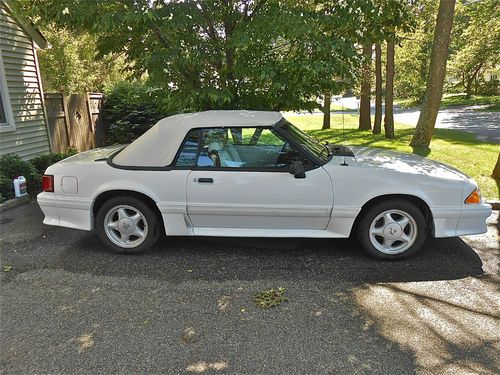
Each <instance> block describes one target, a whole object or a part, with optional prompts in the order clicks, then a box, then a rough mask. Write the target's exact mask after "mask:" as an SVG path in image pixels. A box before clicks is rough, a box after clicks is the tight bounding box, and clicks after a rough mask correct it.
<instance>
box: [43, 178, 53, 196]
mask: <svg viewBox="0 0 500 375" xmlns="http://www.w3.org/2000/svg"><path fill="white" fill-rule="evenodd" d="M42 190H43V191H46V192H49V193H53V192H54V176H52V175H50V174H44V175H43V177H42Z"/></svg>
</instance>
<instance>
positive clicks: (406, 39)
mask: <svg viewBox="0 0 500 375" xmlns="http://www.w3.org/2000/svg"><path fill="white" fill-rule="evenodd" d="M412 10H413V13H412V15H411V17H412V20H413V22H414V28H412V29H410V30H408V31H406V32H403V33H401V34H400V35H399V37H398V44H397V48H396V50H395V57H394V64H395V66H396V67H397V69H396V71H395V73H394V92H395V94H396V96H397V97H398V98H410V99H413V100H415V101H417V102H419V103H421V102H422V100H423V98H424V94H425V85H426V82H427V76H428V73H429V61H430V56H431V50H432V37H433V32H434V26H435V19H436V15H437V10H438V2H437V1H436V0H419V6H418V7H414V8H413V9H412Z"/></svg>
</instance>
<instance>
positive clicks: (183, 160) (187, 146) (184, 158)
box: [175, 129, 201, 167]
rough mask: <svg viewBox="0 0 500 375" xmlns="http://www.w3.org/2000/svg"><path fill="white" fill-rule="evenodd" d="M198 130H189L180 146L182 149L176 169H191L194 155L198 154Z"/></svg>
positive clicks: (194, 159) (194, 158)
mask: <svg viewBox="0 0 500 375" xmlns="http://www.w3.org/2000/svg"><path fill="white" fill-rule="evenodd" d="M200 133H201V130H200V129H193V130H191V131H190V132H189V133H188V135H187V137H186V139H185V141H184V144H183V145H182V149H181V151H180V152H179V156H178V157H177V162H176V163H175V165H176V166H177V167H192V166H194V164H195V161H196V154H197V153H198V143H199V140H200Z"/></svg>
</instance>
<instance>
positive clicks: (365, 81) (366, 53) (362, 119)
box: [358, 43, 372, 130]
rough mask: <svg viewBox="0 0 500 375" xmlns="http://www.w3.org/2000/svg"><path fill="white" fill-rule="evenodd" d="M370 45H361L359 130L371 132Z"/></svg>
mask: <svg viewBox="0 0 500 375" xmlns="http://www.w3.org/2000/svg"><path fill="white" fill-rule="evenodd" d="M371 64H372V45H371V43H365V44H363V66H362V68H361V98H360V102H359V127H358V129H359V130H371V128H372V121H371V115H370V94H371V80H372V79H371Z"/></svg>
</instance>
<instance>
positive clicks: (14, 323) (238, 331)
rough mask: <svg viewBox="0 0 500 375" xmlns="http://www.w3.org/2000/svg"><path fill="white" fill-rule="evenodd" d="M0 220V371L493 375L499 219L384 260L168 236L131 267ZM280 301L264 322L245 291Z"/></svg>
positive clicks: (63, 237) (82, 237)
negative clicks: (273, 293)
mask: <svg viewBox="0 0 500 375" xmlns="http://www.w3.org/2000/svg"><path fill="white" fill-rule="evenodd" d="M41 221H42V213H41V211H40V210H39V208H38V206H37V205H36V203H34V202H33V203H30V204H27V205H24V206H21V207H18V208H16V209H13V210H10V211H7V212H4V213H3V214H1V216H0V223H1V227H0V246H1V250H0V261H1V269H0V274H1V283H0V295H1V311H0V312H1V315H0V323H1V325H0V339H1V342H0V373H2V374H15V373H22V374H26V373H52V374H69V373H92V374H97V373H106V374H109V373H124V374H130V373H150V374H154V373H164V374H185V373H188V374H190V373H194V374H196V373H203V374H219V373H221V374H412V373H418V374H438V373H439V374H445V373H450V374H451V373H453V374H461V373H481V374H498V373H500V288H499V286H500V284H499V281H500V277H499V260H500V250H499V242H498V241H499V235H498V231H499V228H498V224H496V223H497V221H498V216H492V217H491V218H490V223H489V232H488V234H486V235H482V236H471V237H467V238H465V237H464V238H462V239H458V238H457V239H440V240H435V239H430V240H428V241H427V243H426V245H425V249H424V250H423V251H422V252H421V253H419V254H417V255H416V256H415V257H413V258H410V259H407V260H403V261H397V262H380V261H375V260H372V259H369V258H367V257H365V255H364V254H363V253H362V252H361V251H360V250H359V249H358V246H357V245H356V243H354V242H352V241H349V240H323V239H320V240H306V239H300V240H297V239H279V240H278V239H252V238H245V239H222V238H186V237H178V238H169V239H164V240H162V241H160V243H158V244H157V245H156V246H155V248H154V249H152V251H151V252H149V253H147V254H144V255H139V256H122V255H114V254H111V253H109V252H108V251H107V250H106V249H105V248H104V247H103V245H101V243H100V242H99V240H98V239H97V237H96V235H95V234H94V233H88V232H80V231H75V230H70V229H64V228H55V227H48V226H44V225H43V224H41ZM271 287H284V288H286V295H287V296H288V298H289V301H288V302H285V303H284V304H283V305H281V306H279V307H277V308H274V309H269V310H261V309H259V308H258V307H257V306H256V305H255V304H254V302H253V300H252V297H253V295H254V293H256V292H258V291H260V290H263V289H267V288H271Z"/></svg>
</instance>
